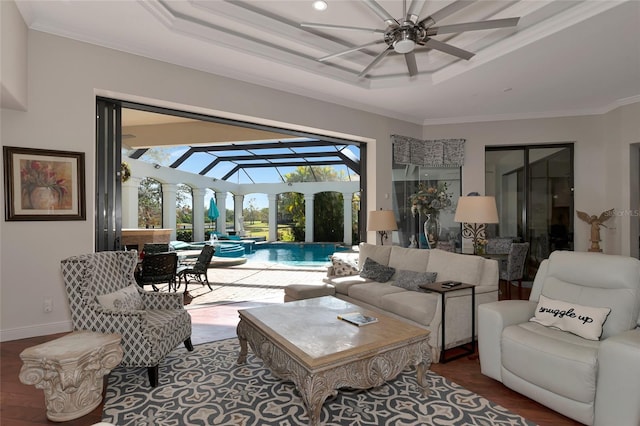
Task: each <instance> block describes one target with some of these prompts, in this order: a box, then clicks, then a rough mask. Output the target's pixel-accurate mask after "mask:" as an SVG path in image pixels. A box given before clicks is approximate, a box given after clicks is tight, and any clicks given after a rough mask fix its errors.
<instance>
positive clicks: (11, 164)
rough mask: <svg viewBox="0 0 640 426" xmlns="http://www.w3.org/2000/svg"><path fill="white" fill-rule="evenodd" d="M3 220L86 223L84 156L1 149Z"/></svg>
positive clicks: (44, 150)
mask: <svg viewBox="0 0 640 426" xmlns="http://www.w3.org/2000/svg"><path fill="white" fill-rule="evenodd" d="M3 156H4V193H5V218H6V220H8V221H17V220H86V203H85V179H84V153H83V152H68V151H53V150H47V149H33V148H19V147H12V146H5V147H3Z"/></svg>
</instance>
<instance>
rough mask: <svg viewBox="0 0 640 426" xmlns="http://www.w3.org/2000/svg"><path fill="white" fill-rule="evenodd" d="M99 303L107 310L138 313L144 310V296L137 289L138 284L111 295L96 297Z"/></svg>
mask: <svg viewBox="0 0 640 426" xmlns="http://www.w3.org/2000/svg"><path fill="white" fill-rule="evenodd" d="M96 299H97V300H98V303H99V304H100V305H101V306H102V307H104V308H107V309H115V310H118V311H138V310H141V309H144V302H143V301H142V296H140V293H139V292H138V289H137V288H136V284H131V285H130V286H128V287H125V288H123V289H120V290H118V291H114V292H113V293H109V294H102V295H99V296H96Z"/></svg>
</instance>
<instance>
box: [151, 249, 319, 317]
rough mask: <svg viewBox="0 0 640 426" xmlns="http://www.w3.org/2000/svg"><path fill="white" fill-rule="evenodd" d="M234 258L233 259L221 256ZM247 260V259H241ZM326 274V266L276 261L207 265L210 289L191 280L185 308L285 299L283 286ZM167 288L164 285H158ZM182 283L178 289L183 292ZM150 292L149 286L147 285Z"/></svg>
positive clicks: (314, 278) (317, 280) (304, 281)
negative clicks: (187, 302)
mask: <svg viewBox="0 0 640 426" xmlns="http://www.w3.org/2000/svg"><path fill="white" fill-rule="evenodd" d="M227 260H230V261H231V260H234V259H232V258H228V259H224V261H227ZM244 260H245V262H246V259H244ZM326 275H327V268H326V267H292V266H287V265H282V264H278V263H269V262H256V261H249V262H246V263H244V264H242V265H235V266H228V267H214V268H209V270H208V273H207V277H208V278H209V282H210V283H211V288H212V290H209V288H208V287H207V286H206V285H201V284H200V283H198V282H195V281H191V283H190V284H189V294H190V295H191V296H192V297H193V300H192V302H191V303H190V304H189V305H188V306H187V309H197V308H198V307H203V306H212V305H224V304H229V303H237V302H249V301H264V300H273V301H277V302H282V301H283V300H284V287H286V286H287V285H289V284H301V283H305V284H307V283H309V284H311V283H318V284H320V283H322V279H323V278H325V277H326ZM158 287H159V288H160V291H167V285H166V284H162V285H158ZM184 288H185V287H184V283H183V284H182V285H181V286H180V288H179V289H178V292H179V293H181V292H184ZM145 290H148V291H150V290H151V287H150V286H146V287H145Z"/></svg>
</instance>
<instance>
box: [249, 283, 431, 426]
mask: <svg viewBox="0 0 640 426" xmlns="http://www.w3.org/2000/svg"><path fill="white" fill-rule="evenodd" d="M354 311H360V312H363V313H366V314H368V315H372V316H375V317H377V318H378V322H376V323H374V324H368V325H365V326H362V327H358V326H355V325H352V324H349V323H347V322H345V321H342V320H339V319H338V315H339V314H341V313H346V312H354ZM239 314H240V322H239V324H238V329H237V333H238V339H239V341H240V354H239V356H238V363H239V364H242V363H245V362H246V358H247V343H248V345H249V346H251V349H252V350H253V352H254V353H255V354H256V355H257V356H258V357H260V358H261V359H262V361H263V362H264V363H265V365H266V366H267V367H268V368H269V369H270V370H271V372H272V373H273V374H275V375H276V376H278V377H279V378H281V379H284V380H290V381H292V382H293V383H294V384H295V386H296V388H297V389H298V391H299V392H300V395H301V396H302V400H303V401H304V404H305V405H306V406H307V410H308V413H309V424H310V425H314V426H315V425H317V424H319V422H320V413H321V410H322V404H323V403H324V401H325V400H326V399H327V398H328V397H329V396H332V395H333V396H335V395H336V393H337V392H338V389H340V388H344V387H349V388H356V389H369V388H372V387H376V386H380V385H381V384H383V383H384V382H386V381H387V380H390V379H393V378H395V377H396V376H397V375H398V374H399V373H400V372H401V371H402V370H403V369H404V368H405V367H406V366H408V365H415V366H416V370H417V379H418V384H419V386H420V387H421V390H422V395H423V396H425V397H426V396H428V394H429V386H428V383H427V379H426V373H427V370H428V369H429V367H430V366H431V347H430V346H429V343H428V340H429V334H430V331H429V330H426V329H423V328H420V327H416V326H413V325H411V324H409V323H407V322H405V321H402V320H399V319H395V318H391V317H388V316H386V315H382V314H379V313H377V312H372V311H368V310H366V309H363V308H361V307H359V306H357V305H354V304H351V303H348V302H345V301H343V300H340V299H337V298H335V297H332V296H326V297H317V298H313V299H306V300H299V301H295V302H289V303H284V304H279V305H273V306H265V307H259V308H251V309H244V310H240V311H239Z"/></svg>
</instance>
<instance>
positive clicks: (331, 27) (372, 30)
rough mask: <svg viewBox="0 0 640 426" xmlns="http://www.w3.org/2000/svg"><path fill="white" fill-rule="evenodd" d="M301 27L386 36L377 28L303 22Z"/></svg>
mask: <svg viewBox="0 0 640 426" xmlns="http://www.w3.org/2000/svg"><path fill="white" fill-rule="evenodd" d="M300 26H301V27H306V28H323V29H328V30H348V31H365V32H368V33H380V34H384V30H379V29H377V28H362V27H348V26H344V25H330V24H314V23H312V22H303V23H301V24H300Z"/></svg>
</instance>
